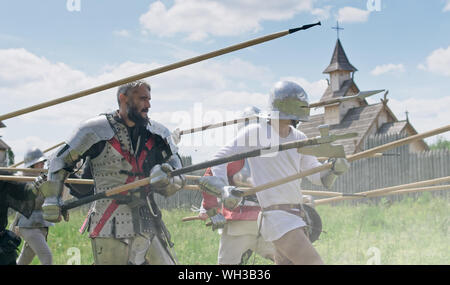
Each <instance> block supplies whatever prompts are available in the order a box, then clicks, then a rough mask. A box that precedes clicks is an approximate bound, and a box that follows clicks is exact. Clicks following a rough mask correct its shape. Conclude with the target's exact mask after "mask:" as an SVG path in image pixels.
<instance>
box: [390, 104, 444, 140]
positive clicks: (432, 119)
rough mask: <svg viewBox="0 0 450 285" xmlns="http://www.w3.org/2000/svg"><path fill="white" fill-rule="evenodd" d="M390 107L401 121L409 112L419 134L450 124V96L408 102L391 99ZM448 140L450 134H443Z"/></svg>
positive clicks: (411, 121) (410, 119)
mask: <svg viewBox="0 0 450 285" xmlns="http://www.w3.org/2000/svg"><path fill="white" fill-rule="evenodd" d="M388 105H389V107H390V108H391V109H392V111H393V112H394V114H395V115H396V116H397V118H398V119H399V120H404V119H405V111H408V112H409V115H408V117H409V121H410V123H411V124H412V125H413V126H414V128H415V129H416V130H417V131H418V132H419V133H422V132H426V131H430V130H432V129H436V128H439V127H443V126H445V125H448V124H449V123H450V112H449V111H448V108H449V106H450V96H445V97H441V98H434V99H432V100H431V99H416V98H409V99H406V100H397V99H394V98H390V99H389V103H388ZM442 136H444V137H445V138H446V139H448V140H450V132H446V133H443V134H442Z"/></svg>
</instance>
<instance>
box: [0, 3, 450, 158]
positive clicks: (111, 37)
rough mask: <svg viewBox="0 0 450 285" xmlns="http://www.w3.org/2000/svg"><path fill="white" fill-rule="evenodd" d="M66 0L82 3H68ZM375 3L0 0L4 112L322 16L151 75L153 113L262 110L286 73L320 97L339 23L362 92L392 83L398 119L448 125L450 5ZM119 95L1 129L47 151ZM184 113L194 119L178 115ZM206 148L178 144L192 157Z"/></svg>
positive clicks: (422, 126) (16, 147) (168, 120)
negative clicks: (230, 50) (293, 30)
mask: <svg viewBox="0 0 450 285" xmlns="http://www.w3.org/2000/svg"><path fill="white" fill-rule="evenodd" d="M370 1H372V0H370ZM68 2H69V4H70V2H71V3H72V6H71V7H75V8H76V7H77V5H78V3H79V7H80V10H79V11H76V10H75V11H69V10H70V9H68V8H67V5H68ZM372 3H373V5H372V7H375V8H379V9H375V10H374V9H369V8H370V6H369V8H368V5H367V4H368V1H366V0H358V1H356V0H354V1H350V0H348V1H347V0H342V1H337V0H334V1H332V0H328V1H327V0H317V1H314V0H295V1H294V0H277V1H257V0H246V1H238V0H222V1H214V0H183V1H133V2H130V1H127V2H126V1H88V0H79V1H72V0H69V1H66V0H60V1H55V0H54V1H20V0H19V1H0V4H1V5H0V7H2V8H1V9H0V96H1V98H2V99H3V100H2V104H1V105H0V114H5V113H8V112H10V111H13V110H17V109H20V108H23V107H26V106H29V105H31V104H36V103H40V102H43V101H47V100H50V99H53V98H56V97H60V96H64V95H67V94H69V93H71V92H75V91H80V90H82V89H86V88H89V87H93V86H95V85H99V84H101V83H105V82H108V81H112V80H116V79H119V78H122V77H125V76H129V75H132V74H134V73H137V72H142V71H146V70H149V69H152V68H155V67H157V66H162V65H166V64H169V63H173V62H176V61H179V60H182V59H186V58H189V57H191V56H194V55H199V54H202V53H205V52H209V51H212V50H216V49H219V48H222V47H225V46H229V45H232V44H236V43H239V42H242V41H246V40H249V39H252V38H256V37H259V36H262V35H266V34H269V33H274V32H278V31H282V30H286V29H289V28H293V27H297V26H301V25H303V24H307V23H312V22H315V21H317V20H321V21H322V26H321V27H315V28H312V29H310V30H307V31H302V32H299V33H296V34H293V35H290V36H287V37H283V38H281V39H277V40H274V41H271V42H268V43H264V44H261V45H258V46H255V47H251V48H248V49H245V50H241V51H238V52H235V53H232V54H229V55H225V56H222V57H218V58H215V59H212V60H209V61H206V62H203V63H201V64H196V65H193V66H189V67H185V68H182V69H180V70H177V71H176V72H170V73H167V74H163V75H158V76H156V77H153V78H148V79H147V80H148V81H149V82H150V83H151V84H152V86H153V91H152V96H153V99H152V104H153V107H152V109H151V110H150V115H151V117H152V118H154V119H156V120H159V121H161V122H163V123H165V124H166V125H167V126H168V127H169V128H170V129H174V128H176V127H180V128H182V129H183V128H187V127H191V126H192V127H193V126H197V125H198V124H196V123H202V120H203V122H204V121H205V120H207V119H205V117H208V115H205V117H203V118H202V120H197V121H196V119H195V118H194V113H196V111H197V113H198V110H199V109H198V106H199V105H198V104H202V105H201V107H202V110H203V111H204V112H207V111H209V112H218V113H220V114H222V115H223V118H224V119H225V118H226V116H228V115H229V116H231V115H230V114H231V113H230V112H238V111H239V110H242V109H244V108H245V107H247V106H249V105H256V106H258V107H260V108H264V106H265V101H266V98H267V94H268V92H269V90H270V88H271V86H272V85H273V84H274V83H275V82H276V81H278V80H280V79H283V78H290V79H292V80H296V81H297V82H298V83H300V84H301V85H302V86H303V87H304V88H305V89H306V91H307V92H308V93H309V95H310V97H311V101H317V100H318V99H319V98H320V96H321V95H322V93H323V91H324V89H325V87H326V81H325V78H327V77H326V76H325V75H324V74H322V71H323V70H324V69H325V68H326V66H327V65H328V63H329V61H330V58H331V54H332V52H333V49H334V45H335V42H336V32H335V30H332V29H331V27H333V26H335V25H336V21H337V20H338V19H339V21H340V25H341V26H342V27H343V28H344V30H343V31H341V32H340V39H341V42H342V44H343V46H344V49H345V51H346V53H347V56H348V58H349V60H350V62H351V63H352V64H353V65H354V66H355V67H356V68H357V69H358V72H356V74H355V81H356V83H357V85H358V87H359V88H360V89H361V90H370V89H389V91H390V93H389V98H390V101H389V106H390V107H391V108H392V109H393V110H394V113H395V114H396V115H397V117H398V118H399V119H404V117H405V114H404V112H405V111H406V110H408V111H409V114H410V115H409V116H410V121H411V122H412V124H413V125H414V126H415V127H416V129H417V130H418V131H419V132H422V131H426V130H429V129H432V128H434V127H438V126H443V125H446V124H448V123H449V122H450V116H449V114H448V113H449V112H448V109H449V107H450V94H449V93H450V91H449V90H450V80H449V79H450V36H449V32H448V31H449V30H450V1H448V0H434V1H420V0H411V1H398V0H379V1H377V0H373V2H372ZM377 5H378V6H377ZM368 9H369V10H372V11H369V10H368ZM115 91H116V89H111V90H107V91H104V92H102V93H100V94H97V95H91V96H88V97H85V98H83V99H78V100H75V101H73V102H70V103H65V104H62V105H59V106H57V107H52V108H48V109H46V110H42V111H37V112H34V113H31V114H29V115H25V116H21V117H18V118H13V119H9V120H6V121H5V122H4V123H5V124H6V125H7V126H8V128H4V129H0V135H2V136H3V139H4V140H5V141H6V142H7V143H8V144H9V145H10V146H11V147H12V148H13V151H14V152H15V153H16V155H17V157H18V159H19V158H22V156H23V153H24V151H25V150H26V149H27V148H29V147H31V146H33V145H36V146H38V147H41V148H47V147H49V146H51V145H53V144H56V143H58V142H60V141H62V140H64V139H66V138H67V137H68V136H69V135H70V133H71V132H72V131H73V129H74V128H76V126H77V124H78V123H79V122H80V121H82V120H85V119H87V118H89V117H92V116H94V115H96V114H98V113H101V112H104V111H106V110H113V109H115V108H116V105H115V104H116V101H115V99H114V98H115ZM378 101H379V97H376V98H373V99H371V102H378ZM196 104H197V105H196ZM196 106H197V107H196ZM196 108H197V109H196ZM180 112H184V113H182V114H181V115H180ZM227 112H228V113H227ZM319 112H320V110H319ZM226 113H227V114H228V115H226ZM174 114H178V115H179V116H178V117H177V116H175V117H174ZM187 114H190V117H191V119H190V120H182V121H181V120H179V121H177V118H178V119H179V118H181V117H183V116H186V115H187ZM209 116H210V117H214V114H209ZM188 121H189V122H188ZM228 129H230V128H228ZM216 135H217V134H216ZM445 136H446V138H449V139H450V135H449V134H446V135H445ZM210 139H211V138H210ZM429 141H431V142H432V141H433V139H431V140H429ZM214 149H215V148H214V147H212V148H199V147H198V146H195V147H187V146H186V147H185V148H183V151H185V153H186V154H192V155H193V156H194V161H196V160H197V161H199V160H203V159H205V158H207V157H208V156H209V155H210V153H211V151H213V150H214Z"/></svg>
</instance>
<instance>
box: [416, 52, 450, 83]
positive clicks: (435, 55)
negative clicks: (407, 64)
mask: <svg viewBox="0 0 450 285" xmlns="http://www.w3.org/2000/svg"><path fill="white" fill-rule="evenodd" d="M417 68H419V69H422V70H426V71H431V72H434V73H438V74H441V75H445V76H450V46H449V47H447V48H446V49H444V48H439V49H437V50H434V51H433V52H432V53H431V54H430V55H429V56H428V57H427V58H426V60H425V64H419V65H418V66H417Z"/></svg>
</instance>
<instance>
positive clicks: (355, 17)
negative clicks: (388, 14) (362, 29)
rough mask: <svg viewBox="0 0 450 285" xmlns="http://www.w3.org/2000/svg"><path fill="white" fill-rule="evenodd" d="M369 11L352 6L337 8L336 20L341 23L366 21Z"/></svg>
mask: <svg viewBox="0 0 450 285" xmlns="http://www.w3.org/2000/svg"><path fill="white" fill-rule="evenodd" d="M369 14H370V11H368V10H361V9H358V8H354V7H344V8H341V9H339V11H338V15H337V20H338V21H339V22H341V23H360V22H367V20H368V19H369Z"/></svg>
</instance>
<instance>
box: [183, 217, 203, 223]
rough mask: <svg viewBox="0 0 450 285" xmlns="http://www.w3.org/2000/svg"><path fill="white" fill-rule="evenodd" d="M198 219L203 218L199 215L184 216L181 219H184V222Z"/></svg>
mask: <svg viewBox="0 0 450 285" xmlns="http://www.w3.org/2000/svg"><path fill="white" fill-rule="evenodd" d="M196 220H201V219H200V217H198V216H192V217H184V218H182V219H181V221H183V222H189V221H196Z"/></svg>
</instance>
